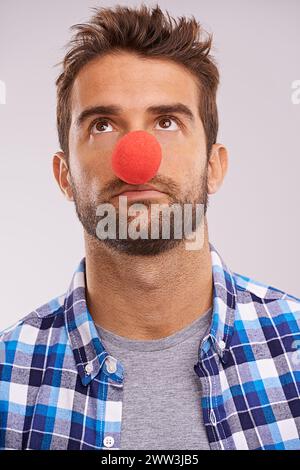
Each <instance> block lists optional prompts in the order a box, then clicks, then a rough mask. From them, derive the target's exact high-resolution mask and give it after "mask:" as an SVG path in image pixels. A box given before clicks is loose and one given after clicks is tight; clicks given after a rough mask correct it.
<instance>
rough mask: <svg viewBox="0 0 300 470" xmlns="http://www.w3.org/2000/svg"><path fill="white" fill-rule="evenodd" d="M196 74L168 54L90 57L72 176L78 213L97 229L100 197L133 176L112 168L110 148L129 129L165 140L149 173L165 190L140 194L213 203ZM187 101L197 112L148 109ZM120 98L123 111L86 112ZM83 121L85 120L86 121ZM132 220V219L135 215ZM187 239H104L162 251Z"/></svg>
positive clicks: (81, 80) (79, 97)
mask: <svg viewBox="0 0 300 470" xmlns="http://www.w3.org/2000/svg"><path fill="white" fill-rule="evenodd" d="M198 93H199V90H198V87H197V82H196V79H195V78H194V77H193V76H192V75H191V74H190V73H189V72H188V71H187V70H186V69H185V68H183V67H182V66H180V65H178V64H175V63H173V62H171V61H168V60H162V59H153V58H151V59H149V58H139V57H137V56H136V55H133V54H129V53H125V52H123V53H118V54H116V55H112V54H108V55H105V56H104V57H100V58H97V59H94V60H93V61H92V62H90V63H88V64H87V65H85V66H84V67H83V68H82V69H81V71H80V72H79V74H78V75H77V77H76V79H75V81H74V85H73V88H72V93H71V116H72V121H71V127H70V133H69V170H70V173H69V177H70V185H71V188H72V193H73V198H74V201H75V206H76V212H77V215H78V217H79V219H80V221H81V222H82V224H83V226H84V228H85V230H86V231H87V232H88V233H89V234H90V235H92V236H93V237H96V225H97V222H98V220H99V217H97V216H96V208H97V206H98V205H99V204H101V203H110V204H114V206H115V207H116V209H117V211H118V207H119V206H118V205H119V199H118V197H114V196H115V194H116V193H118V192H120V191H122V189H123V188H124V187H125V185H127V183H125V182H123V181H122V180H120V179H119V178H118V177H117V176H116V175H115V174H114V172H113V170H112V166H111V155H112V152H113V149H114V146H115V144H116V143H117V141H118V140H119V139H120V138H121V137H123V136H124V135H125V134H126V133H128V132H131V131H134V130H144V131H147V132H149V133H150V134H152V135H154V136H155V137H156V139H157V140H158V142H159V143H160V145H161V148H162V162H161V165H160V168H159V170H158V173H157V174H156V175H155V176H154V177H153V178H152V179H151V180H150V181H148V183H149V184H151V185H154V186H156V187H157V188H158V189H159V190H161V191H163V192H164V193H165V194H162V195H161V196H159V197H156V198H154V199H151V201H150V200H140V199H139V200H136V201H130V202H128V206H130V205H131V204H133V203H134V202H138V203H143V204H146V205H147V206H148V207H149V206H150V203H151V202H152V203H156V204H163V203H165V204H169V205H172V204H174V203H177V204H181V205H183V204H185V203H192V204H196V203H199V204H204V207H206V205H207V149H206V142H205V134H204V129H203V125H202V122H201V119H200V117H199V110H198V105H199V94H198ZM178 103H181V104H182V105H184V106H185V107H186V108H187V109H188V110H189V111H190V113H191V116H187V115H186V114H185V113H182V112H179V111H176V112H173V111H172V112H165V111H164V112H161V111H160V110H157V111H155V112H154V111H153V110H152V111H151V112H150V111H149V110H148V108H149V107H153V106H160V105H163V106H168V105H170V106H173V105H174V104H178ZM111 105H113V106H118V107H119V108H120V110H119V111H118V113H117V114H115V113H113V114H111V113H109V112H105V113H101V114H100V113H98V112H97V113H95V114H92V115H88V116H86V117H85V119H83V120H82V119H80V116H82V113H83V111H85V110H87V109H89V108H92V107H96V106H111ZM79 121H80V122H79ZM128 220H129V219H128ZM182 241H183V240H178V239H174V238H173V239H172V237H171V239H169V240H166V239H162V238H160V239H155V240H151V239H148V240H147V239H138V240H131V239H127V240H122V239H116V240H110V239H107V240H99V243H106V244H107V245H109V246H111V247H112V248H113V249H117V250H119V251H123V252H126V253H128V254H133V255H146V254H148V255H149V254H158V253H161V252H163V251H166V250H169V249H171V248H173V247H175V246H178V244H180V243H182Z"/></svg>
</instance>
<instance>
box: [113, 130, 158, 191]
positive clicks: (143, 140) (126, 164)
mask: <svg viewBox="0 0 300 470" xmlns="http://www.w3.org/2000/svg"><path fill="white" fill-rule="evenodd" d="M161 159H162V150H161V146H160V143H159V142H158V140H157V139H156V138H155V137H154V136H153V135H152V134H149V132H146V131H142V130H138V131H132V132H128V133H127V134H126V135H124V137H122V138H121V139H120V140H119V141H118V142H117V143H116V146H115V148H114V150H113V153H112V161H111V163H112V168H113V171H114V172H115V174H116V175H117V176H118V178H120V179H121V180H122V181H125V182H126V183H129V184H144V183H146V182H147V181H149V180H151V178H153V177H154V176H155V175H156V173H157V171H158V169H159V166H160V163H161Z"/></svg>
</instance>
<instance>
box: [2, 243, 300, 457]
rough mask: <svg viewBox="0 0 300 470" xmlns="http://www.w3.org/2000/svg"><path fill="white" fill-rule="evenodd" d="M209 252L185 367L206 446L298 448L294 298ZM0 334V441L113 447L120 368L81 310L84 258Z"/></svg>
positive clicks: (298, 331) (298, 339)
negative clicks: (196, 335)
mask: <svg viewBox="0 0 300 470" xmlns="http://www.w3.org/2000/svg"><path fill="white" fill-rule="evenodd" d="M210 250H211V257H212V268H213V269H212V273H213V284H214V299H213V316H212V323H211V328H210V331H209V334H208V335H207V336H206V337H205V338H204V339H203V341H202V342H201V345H199V358H198V362H197V364H191V373H196V374H197V375H198V376H199V380H201V383H202V391H203V394H202V397H201V403H202V409H203V416H204V424H205V428H206V431H207V435H208V439H209V442H210V446H211V449H300V438H299V434H300V398H299V396H300V354H299V352H300V351H299V350H298V351H297V348H298V349H299V347H300V328H299V326H300V299H297V298H295V297H293V296H291V295H288V294H286V293H284V292H282V291H280V290H278V289H275V288H274V287H270V286H267V285H264V284H261V283H258V282H256V281H254V280H252V279H249V278H246V277H244V276H242V275H240V274H237V273H233V272H231V271H230V270H229V269H228V268H227V267H226V265H225V264H224V262H223V261H222V259H221V257H220V256H219V254H218V253H217V251H216V250H215V248H214V247H213V246H212V245H211V244H210ZM0 340H1V341H0V449H62V450H64V449H65V450H69V449H90V450H92V449H108V448H113V449H120V448H121V445H120V443H121V423H122V397H123V374H124V369H123V366H122V364H121V363H120V361H118V360H117V358H113V357H112V356H110V355H109V353H108V352H107V351H106V350H105V349H104V347H103V345H102V344H101V342H100V339H99V336H98V334H97V330H96V328H95V325H94V322H93V320H92V317H91V315H90V313H89V311H88V309H87V304H86V298H85V259H83V260H82V261H81V262H80V264H79V267H78V269H77V270H76V272H75V273H74V275H73V278H72V282H71V285H70V287H69V290H68V291H67V293H66V294H64V295H63V296H61V297H58V298H55V299H54V300H52V301H50V302H49V303H46V304H45V305H43V306H41V307H40V308H38V309H37V310H35V311H34V312H32V313H30V314H29V315H27V316H26V317H24V318H23V319H21V320H20V321H19V322H17V324H15V325H13V326H12V327H10V328H8V329H6V330H5V331H3V332H2V333H1V335H0ZM195 362H196V361H195ZM162 394H163V391H162ZM179 406H180V403H179ZM174 412H175V411H174V410H170V413H174ZM191 432H193V430H192V429H191Z"/></svg>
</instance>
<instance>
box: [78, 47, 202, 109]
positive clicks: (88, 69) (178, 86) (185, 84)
mask: <svg viewBox="0 0 300 470" xmlns="http://www.w3.org/2000/svg"><path fill="white" fill-rule="evenodd" d="M198 94H199V90H198V86H197V78H196V77H194V76H193V75H192V73H191V72H190V71H189V70H188V69H186V68H185V67H184V66H182V65H180V64H177V63H175V62H172V61H170V60H166V59H156V58H155V59H153V58H141V57H137V56H136V55H134V54H129V53H118V54H107V55H105V56H103V57H97V58H95V59H93V60H92V61H91V62H89V63H87V64H86V65H85V66H84V67H83V68H82V69H81V70H80V71H79V73H78V75H77V76H76V78H75V80H74V84H73V87H72V91H71V109H72V114H77V113H78V112H80V110H82V108H85V107H88V106H93V105H95V104H98V103H101V104H105V102H109V103H111V102H113V103H114V104H116V105H119V106H122V107H123V108H124V109H126V108H127V109H133V108H135V107H136V108H138V109H139V110H140V109H142V108H147V106H148V105H149V104H150V103H151V104H153V103H154V102H155V103H160V104H161V103H168V102H176V101H180V102H182V103H184V104H186V105H187V106H189V107H190V108H192V110H193V111H194V113H195V114H196V112H197V109H198V104H199V102H198V96H199V95H198Z"/></svg>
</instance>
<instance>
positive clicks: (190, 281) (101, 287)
mask: <svg viewBox="0 0 300 470" xmlns="http://www.w3.org/2000/svg"><path fill="white" fill-rule="evenodd" d="M76 28H77V31H76V34H75V36H74V38H73V41H72V42H71V44H70V49H69V51H68V53H67V54H66V56H65V59H64V61H63V72H62V73H61V75H60V76H59V78H58V80H57V87H58V88H57V98H58V105H57V125H58V134H59V140H60V146H61V151H59V152H57V153H56V154H55V155H54V159H53V169H54V175H55V178H56V180H57V182H58V185H59V187H60V189H61V190H62V192H63V194H64V195H65V196H66V198H67V199H68V200H70V201H74V204H75V208H76V212H77V215H78V217H79V220H80V221H81V223H82V226H83V229H84V240H85V253H86V256H85V258H84V259H83V260H81V262H80V263H79V266H78V268H77V270H76V272H75V273H74V276H73V278H72V281H71V284H70V286H69V288H68V290H67V292H66V294H65V295H63V296H61V297H58V298H55V299H53V300H51V301H50V302H48V303H46V304H45V305H43V306H41V307H39V308H37V309H36V310H35V311H34V312H31V313H30V314H29V315H27V316H26V317H24V318H22V319H21V320H20V321H19V322H18V323H17V324H16V325H14V326H13V327H11V328H8V329H6V330H5V331H3V332H2V334H1V343H0V344H1V357H0V359H1V361H0V362H1V369H0V371H1V372H0V374H1V375H0V393H1V401H0V448H2V449H62V450H69V449H90V450H94V449H168V450H169V449H225V450H226V449H300V439H299V431H300V398H299V395H300V365H299V363H300V360H299V356H298V354H297V347H298V346H299V344H300V331H299V324H300V300H299V299H297V298H295V297H293V296H291V295H288V294H286V293H284V292H283V291H281V290H278V289H275V288H273V287H270V286H267V285H264V284H261V283H258V282H256V281H254V280H252V279H249V278H247V277H244V276H242V275H239V274H237V273H234V272H232V271H230V269H229V268H228V267H227V266H226V264H225V262H224V261H223V260H222V258H221V257H220V255H219V253H218V252H217V250H216V249H215V248H214V247H213V246H212V244H210V243H209V238H208V227H207V221H206V216H205V213H206V209H207V202H208V195H209V194H213V193H215V192H216V191H217V190H218V189H219V187H220V186H221V184H222V181H223V179H224V176H225V174H226V171H227V166H228V156H227V151H226V148H225V147H224V146H223V145H222V144H218V143H216V142H217V141H216V138H217V130H218V117H217V109H216V91H217V86H218V81H219V75H218V70H217V67H216V65H215V63H214V62H213V59H212V57H211V56H210V54H209V51H210V46H211V38H210V37H207V38H203V37H202V34H201V32H202V31H201V27H200V25H199V24H198V23H197V22H196V20H195V19H194V18H192V19H189V20H188V19H186V18H180V19H179V20H178V22H176V21H173V19H171V18H170V16H169V14H168V13H167V14H166V15H164V14H163V13H162V11H161V10H160V8H159V7H158V6H156V7H153V8H152V9H148V8H147V7H145V6H144V5H143V6H141V7H140V8H139V9H133V8H128V7H121V6H117V7H115V8H114V9H110V8H101V9H99V10H98V11H96V13H95V15H94V17H93V18H92V19H91V21H90V22H89V23H87V24H85V25H77V26H76ZM136 131H143V135H149V134H150V135H151V136H153V137H155V139H156V140H157V142H158V143H159V145H160V147H161V151H162V159H161V164H160V167H159V170H158V172H157V173H156V174H155V175H154V176H153V177H152V178H151V179H150V181H149V184H148V186H147V185H136V184H128V183H127V184H126V181H124V180H122V178H119V177H117V176H116V174H115V173H114V170H113V167H112V164H111V157H112V154H113V152H114V151H115V148H116V145H117V144H118V143H119V142H120V141H121V139H122V138H124V137H125V136H126V135H129V134H130V133H131V132H132V133H134V132H136ZM130 135H131V134H130ZM132 135H134V134H132ZM141 148H142V147H141ZM140 153H141V158H144V157H143V150H141V149H140ZM150 185H151V188H152V190H150V189H151V188H150ZM153 188H154V190H153ZM139 191H140V192H139ZM125 192H126V194H127V196H128V198H127V203H129V206H128V210H129V208H130V206H132V205H133V203H134V202H135V203H136V202H139V203H144V204H145V205H144V207H145V208H146V209H148V208H151V207H152V205H153V204H155V203H162V204H165V205H166V206H167V207H170V206H171V205H172V204H173V203H176V204H178V205H179V207H180V208H183V207H184V206H185V205H187V204H189V203H190V204H191V205H192V208H193V222H195V208H196V207H197V205H199V206H202V207H204V219H203V221H204V223H199V221H198V222H197V223H196V228H195V230H193V232H194V233H196V232H197V230H198V229H199V228H201V227H202V229H203V242H202V245H201V247H200V249H187V247H186V241H187V238H188V237H187V236H182V238H181V239H180V238H179V239H175V237H174V236H170V238H169V239H168V238H163V237H162V236H160V237H159V238H154V237H153V238H148V239H146V238H144V239H143V238H137V239H135V238H131V237H127V238H121V237H120V236H119V232H118V236H116V238H104V237H103V238H101V237H99V236H97V233H98V232H97V227H98V222H99V217H98V214H99V213H98V212H97V211H98V209H97V208H98V207H99V206H101V205H103V204H105V205H106V206H105V207H107V204H109V205H110V207H113V209H116V212H117V214H118V215H120V213H121V212H122V214H123V215H124V211H123V209H122V210H121V198H120V197H119V196H120V194H121V193H123V195H124V194H125ZM127 216H128V219H126V220H127V221H128V222H129V221H131V220H132V218H130V217H129V212H128V213H126V217H127ZM147 217H148V216H147ZM147 217H146V219H144V222H141V225H143V223H145V220H146V222H147V221H149V219H148V218H147ZM150 221H151V225H152V221H153V219H151V220H150ZM174 226H175V222H173V224H172V227H173V228H174ZM160 227H161V225H160ZM193 227H195V226H194V225H193ZM62 229H63V228H62ZM119 229H120V226H119Z"/></svg>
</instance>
